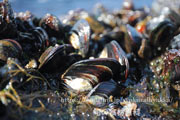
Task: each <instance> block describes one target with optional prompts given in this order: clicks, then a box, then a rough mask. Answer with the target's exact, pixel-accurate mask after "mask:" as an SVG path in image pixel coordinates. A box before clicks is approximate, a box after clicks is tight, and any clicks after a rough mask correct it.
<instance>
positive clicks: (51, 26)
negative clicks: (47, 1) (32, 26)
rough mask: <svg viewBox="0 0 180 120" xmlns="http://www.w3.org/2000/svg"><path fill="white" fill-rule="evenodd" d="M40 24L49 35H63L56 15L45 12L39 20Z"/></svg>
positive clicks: (61, 26) (61, 36)
mask: <svg viewBox="0 0 180 120" xmlns="http://www.w3.org/2000/svg"><path fill="white" fill-rule="evenodd" d="M39 26H41V27H42V28H43V29H44V30H45V31H46V32H47V34H48V36H49V37H56V38H58V39H62V38H63V36H64V33H63V25H62V23H61V22H60V20H59V19H58V17H56V16H54V15H52V14H49V13H47V14H46V15H45V16H44V17H43V18H42V19H41V21H40V23H39Z"/></svg>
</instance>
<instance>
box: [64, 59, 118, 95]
mask: <svg viewBox="0 0 180 120" xmlns="http://www.w3.org/2000/svg"><path fill="white" fill-rule="evenodd" d="M120 70H121V65H120V64H119V62H118V61H116V60H115V59H112V58H96V59H93V60H82V61H79V62H76V63H74V64H73V65H71V67H69V68H68V69H67V70H66V72H65V73H64V74H63V75H62V76H61V79H62V80H64V82H65V84H66V86H67V87H68V88H72V89H73V90H74V91H75V92H84V91H89V90H91V89H92V88H93V87H94V86H96V85H97V84H98V83H99V82H102V81H108V80H110V79H111V78H116V79H115V80H116V81H118V80H119V79H117V78H120V74H119V73H120Z"/></svg>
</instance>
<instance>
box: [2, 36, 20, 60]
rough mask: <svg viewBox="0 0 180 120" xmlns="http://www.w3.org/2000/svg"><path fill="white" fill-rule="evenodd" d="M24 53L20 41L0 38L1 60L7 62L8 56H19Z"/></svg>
mask: <svg viewBox="0 0 180 120" xmlns="http://www.w3.org/2000/svg"><path fill="white" fill-rule="evenodd" d="M21 54H22V48H21V46H20V44H19V43H18V42H16V41H15V40H12V39H3V40H0V61H1V63H5V62H6V61H7V59H8V57H11V58H19V57H20V56H21Z"/></svg>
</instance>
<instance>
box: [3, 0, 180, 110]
mask: <svg viewBox="0 0 180 120" xmlns="http://www.w3.org/2000/svg"><path fill="white" fill-rule="evenodd" d="M179 20H180V15H179V14H178V13H176V12H175V11H173V10H171V9H170V8H168V7H165V8H164V9H163V10H162V11H161V13H160V14H159V16H156V17H154V16H151V15H150V13H149V11H148V10H147V8H146V9H135V8H134V6H133V3H132V2H130V1H125V2H124V3H123V8H122V9H121V10H118V11H115V12H113V13H109V12H108V11H107V10H106V9H105V8H104V7H103V6H102V5H99V4H98V5H97V6H96V7H95V9H94V13H93V14H89V13H88V12H86V11H85V10H81V9H78V10H75V11H70V12H69V13H68V14H67V15H65V16H62V17H60V19H59V18H58V17H56V16H54V15H52V14H46V15H45V16H44V17H42V18H37V17H36V16H34V15H33V14H32V13H30V12H29V11H27V12H25V13H22V12H21V13H14V12H13V10H12V8H11V6H10V4H9V2H8V1H7V0H4V1H3V2H1V3H0V28H1V29H0V39H1V40H0V61H1V62H0V63H1V68H0V77H1V80H0V89H1V90H2V89H4V88H5V86H6V85H7V84H8V81H9V80H10V79H12V77H13V78H14V76H17V75H19V74H18V72H16V74H12V75H11V71H13V70H15V69H16V68H17V67H18V65H20V66H22V68H23V69H22V68H21V67H19V69H20V70H21V71H22V72H24V73H26V74H24V75H22V74H20V75H19V76H20V77H19V76H18V80H17V81H18V82H19V83H20V84H21V82H27V81H23V80H22V79H24V77H25V78H27V76H28V75H29V76H30V73H32V74H35V75H40V76H41V77H42V76H44V77H43V78H44V79H47V81H48V83H50V84H48V85H49V86H48V87H47V88H43V89H46V90H47V89H51V85H54V86H56V88H62V87H63V88H65V91H68V92H69V93H70V94H71V95H75V96H77V95H85V96H86V97H85V99H86V100H85V102H86V103H88V104H91V105H93V106H95V107H99V108H103V107H106V105H107V103H111V102H112V101H111V99H112V97H127V96H128V92H125V91H126V88H127V87H128V86H129V85H135V84H136V83H137V82H141V81H140V80H141V78H142V77H143V76H144V75H146V70H145V69H146V68H147V69H148V68H149V66H150V63H151V62H152V60H155V59H157V58H158V57H159V56H161V55H162V56H163V58H162V59H161V60H162V61H161V63H163V64H161V66H158V65H159V64H158V63H156V64H153V62H152V63H151V65H152V64H153V65H152V69H155V70H153V72H154V73H153V74H155V75H157V76H158V75H160V76H161V78H162V79H166V80H167V79H168V81H170V82H168V84H171V83H172V82H171V81H173V84H172V86H173V87H174V85H176V84H178V80H179V77H180V76H179V68H180V66H179V63H180V62H179V60H180V59H179V56H180V51H179V50H177V49H179V47H180V46H179V41H180V37H179V35H178V34H179V25H180V22H179ZM176 35H177V36H176ZM174 36H176V37H175V38H174V39H173V37H174ZM170 49H171V50H170ZM164 53H165V55H163V54H164ZM162 56H161V57H162ZM12 58H13V59H15V60H14V63H15V65H16V66H14V65H12V64H10V63H12V62H9V61H11V59H12ZM156 62H157V60H156ZM157 67H158V68H159V67H160V70H159V69H158V70H157V69H156V68H157ZM149 70H150V69H149ZM25 71H28V72H25ZM34 71H38V72H34ZM12 73H14V72H12ZM147 73H149V72H147ZM171 73H172V74H171ZM54 76H55V77H54ZM51 77H52V78H55V79H53V80H52V79H51ZM31 78H33V77H32V76H31ZM34 78H35V79H37V77H34ZM17 81H16V82H17ZM59 81H60V82H59ZM28 82H29V81H28ZM166 82H167V81H166ZM56 83H61V84H56ZM23 85H24V84H22V85H21V87H22V86H23ZM27 86H28V85H27V84H26V87H27ZM44 86H45V85H44V84H43V85H42V86H41V87H44ZM176 87H177V86H176ZM28 88H29V87H27V88H25V87H24V88H23V89H25V90H27V89H28ZM32 88H33V87H32ZM17 89H18V87H17ZM39 89H40V88H39ZM177 89H178V88H177ZM177 89H176V90H177ZM116 107H117V106H116Z"/></svg>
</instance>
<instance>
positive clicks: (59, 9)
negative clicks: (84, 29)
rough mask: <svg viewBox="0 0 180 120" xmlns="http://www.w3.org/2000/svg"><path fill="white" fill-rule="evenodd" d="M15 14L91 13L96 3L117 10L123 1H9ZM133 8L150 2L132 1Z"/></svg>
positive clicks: (148, 4) (149, 0)
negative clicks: (77, 10)
mask: <svg viewBox="0 0 180 120" xmlns="http://www.w3.org/2000/svg"><path fill="white" fill-rule="evenodd" d="M9 1H10V2H11V5H12V7H13V9H14V11H15V12H24V11H26V10H29V11H31V12H32V13H33V14H35V15H38V16H43V15H45V14H46V13H52V14H54V15H57V16H59V15H62V14H67V12H68V11H69V10H72V9H77V8H83V9H85V10H88V11H91V9H92V8H93V6H94V5H95V4H96V3H102V4H103V5H104V6H105V7H106V8H108V9H110V10H112V9H119V8H121V6H122V2H123V0H9ZM133 2H134V3H135V7H136V8H139V7H142V6H148V7H150V6H151V3H152V0H134V1H133Z"/></svg>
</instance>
